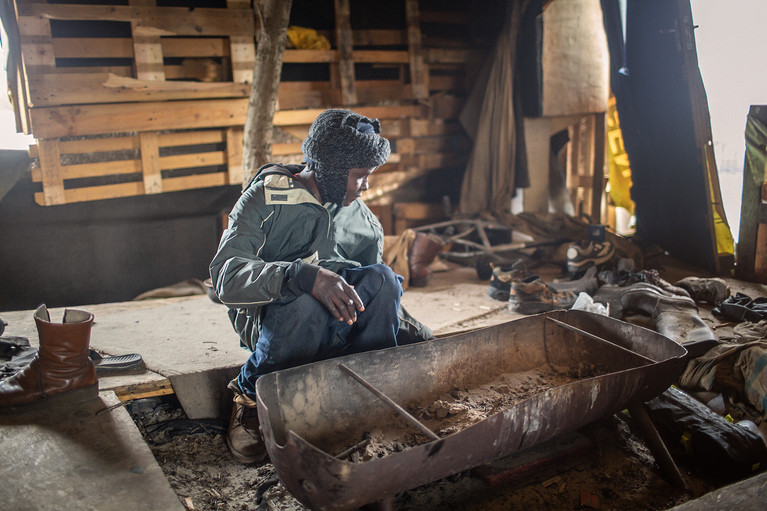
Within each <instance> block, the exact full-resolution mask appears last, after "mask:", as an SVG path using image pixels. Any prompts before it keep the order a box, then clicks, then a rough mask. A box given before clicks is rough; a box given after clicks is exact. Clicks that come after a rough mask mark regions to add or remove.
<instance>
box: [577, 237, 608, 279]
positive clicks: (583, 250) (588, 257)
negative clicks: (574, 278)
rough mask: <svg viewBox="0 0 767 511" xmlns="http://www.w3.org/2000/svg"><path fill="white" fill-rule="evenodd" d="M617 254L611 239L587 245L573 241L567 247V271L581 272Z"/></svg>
mask: <svg viewBox="0 0 767 511" xmlns="http://www.w3.org/2000/svg"><path fill="white" fill-rule="evenodd" d="M613 254H615V247H613V244H612V243H610V242H609V241H604V242H601V243H600V242H594V241H591V242H589V243H588V244H586V245H582V244H581V243H573V244H572V245H570V246H569V247H568V248H567V271H568V272H570V273H574V274H575V273H580V272H583V271H585V270H587V269H588V268H589V267H591V266H599V265H600V264H603V263H606V262H607V261H609V260H610V259H611V258H612V256H613Z"/></svg>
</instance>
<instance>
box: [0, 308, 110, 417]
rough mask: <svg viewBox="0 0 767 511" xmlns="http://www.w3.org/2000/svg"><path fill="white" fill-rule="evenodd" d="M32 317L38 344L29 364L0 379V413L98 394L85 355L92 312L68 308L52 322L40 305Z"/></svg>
mask: <svg viewBox="0 0 767 511" xmlns="http://www.w3.org/2000/svg"><path fill="white" fill-rule="evenodd" d="M34 318H35V323H36V324H37V333H38V336H39V338H40V348H39V349H38V351H37V355H36V356H35V358H34V359H33V360H32V362H30V363H29V365H27V366H26V367H24V368H23V369H22V370H21V371H19V372H18V373H16V374H14V375H13V376H11V377H10V378H8V379H7V380H5V381H3V382H2V383H0V414H5V413H16V412H24V411H32V410H34V409H36V408H39V407H42V406H48V405H53V404H71V403H79V402H82V401H87V400H89V399H93V398H95V397H96V396H98V391H99V388H98V378H97V377H96V369H95V368H94V367H93V363H92V362H91V360H90V358H89V356H88V354H89V347H90V338H91V326H92V325H93V314H91V313H89V312H85V311H80V310H73V309H67V310H66V311H64V321H63V323H52V322H51V318H50V314H49V313H48V309H47V308H46V306H45V305H41V306H40V307H38V308H37V310H36V311H35V313H34Z"/></svg>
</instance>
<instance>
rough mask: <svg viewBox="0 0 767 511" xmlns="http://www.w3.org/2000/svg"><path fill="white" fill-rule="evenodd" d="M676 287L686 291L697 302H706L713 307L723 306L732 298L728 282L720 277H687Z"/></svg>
mask: <svg viewBox="0 0 767 511" xmlns="http://www.w3.org/2000/svg"><path fill="white" fill-rule="evenodd" d="M674 285H675V286H677V287H680V288H682V289H684V290H686V291H687V292H688V293H689V295H690V298H692V299H693V300H695V301H696V302H706V303H710V304H711V305H713V306H717V305H719V304H721V303H722V302H723V301H725V300H726V299H727V298H728V297H729V296H730V286H729V285H728V284H727V281H725V280H724V279H720V278H718V277H711V278H699V277H685V278H683V279H682V280H680V281H679V282H677V283H676V284H674Z"/></svg>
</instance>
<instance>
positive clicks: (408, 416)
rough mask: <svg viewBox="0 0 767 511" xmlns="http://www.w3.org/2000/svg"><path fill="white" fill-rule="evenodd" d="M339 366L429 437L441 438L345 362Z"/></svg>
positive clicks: (433, 438)
mask: <svg viewBox="0 0 767 511" xmlns="http://www.w3.org/2000/svg"><path fill="white" fill-rule="evenodd" d="M338 368H339V369H341V370H342V371H344V372H345V373H346V374H348V375H349V376H351V377H352V378H354V379H355V380H357V381H358V382H359V383H360V384H361V385H362V386H363V387H365V388H366V389H368V390H369V391H370V392H372V393H373V394H375V395H376V397H378V398H379V399H380V400H381V401H383V402H384V403H386V404H387V405H389V406H391V407H392V408H394V409H395V410H396V411H397V413H398V414H400V415H401V416H402V417H403V418H404V419H406V420H407V421H408V422H409V423H410V424H412V425H413V426H415V427H417V428H418V429H420V430H421V432H422V433H423V434H424V435H426V436H428V437H429V438H431V439H432V440H439V439H440V438H439V436H437V434H436V433H434V432H433V431H432V430H430V429H429V428H427V427H426V426H425V425H424V424H423V423H422V422H421V421H419V420H418V419H416V418H415V417H413V416H412V415H411V414H410V412H408V411H407V410H405V409H404V408H402V407H401V406H400V405H398V404H397V403H395V402H394V401H392V400H391V399H390V398H389V397H388V396H387V395H386V394H384V393H383V392H381V391H380V390H378V389H377V388H375V387H374V386H373V385H371V384H370V383H368V382H367V380H365V379H364V378H363V377H362V376H360V375H359V374H357V373H355V372H354V371H352V370H351V369H349V368H348V367H346V366H345V365H344V364H338Z"/></svg>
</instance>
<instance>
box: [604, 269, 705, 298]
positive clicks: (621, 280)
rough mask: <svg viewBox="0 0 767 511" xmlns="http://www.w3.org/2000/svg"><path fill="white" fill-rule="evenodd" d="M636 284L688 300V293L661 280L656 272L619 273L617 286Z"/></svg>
mask: <svg viewBox="0 0 767 511" xmlns="http://www.w3.org/2000/svg"><path fill="white" fill-rule="evenodd" d="M637 282H647V283H648V284H652V285H653V286H656V287H659V288H661V289H663V290H664V291H666V292H667V293H670V294H672V295H676V296H684V297H686V298H690V293H688V292H687V290H686V289H684V288H682V287H679V286H673V285H671V284H670V283H669V282H667V281H665V280H664V279H663V278H661V276H660V273H658V270H640V271H638V272H623V273H620V274H619V277H618V282H617V284H618V285H619V286H630V285H631V284H636V283H637Z"/></svg>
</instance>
